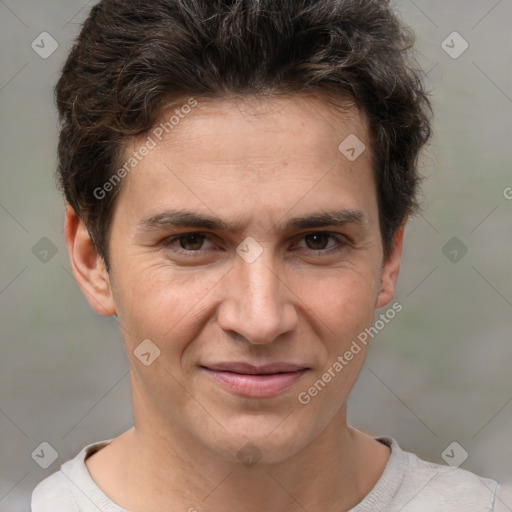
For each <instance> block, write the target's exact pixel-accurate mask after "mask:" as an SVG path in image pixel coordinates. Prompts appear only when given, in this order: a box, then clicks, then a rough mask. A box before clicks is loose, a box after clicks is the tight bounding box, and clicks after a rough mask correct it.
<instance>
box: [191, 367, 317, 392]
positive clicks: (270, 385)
mask: <svg viewBox="0 0 512 512" xmlns="http://www.w3.org/2000/svg"><path fill="white" fill-rule="evenodd" d="M200 368H201V370H203V371H204V372H205V373H206V374H207V375H208V376H209V377H210V378H212V379H213V380H214V381H215V382H216V383H217V384H220V385H221V386H222V387H223V388H224V389H227V390H228V391H231V392H232V393H235V394H237V395H241V396H245V397H252V398H265V397H272V396H276V395H279V394H281V393H282V392H284V391H286V390H287V389H289V388H290V387H291V386H293V385H294V384H295V383H296V382H297V381H298V380H299V379H300V378H301V377H302V376H303V375H304V374H305V373H306V372H307V371H308V370H309V368H307V367H305V366H302V365H297V364H292V363H272V364H268V365H264V366H253V365H251V364H247V363H242V362H231V363H227V362H226V363H216V364H209V365H207V366H203V365H201V366H200Z"/></svg>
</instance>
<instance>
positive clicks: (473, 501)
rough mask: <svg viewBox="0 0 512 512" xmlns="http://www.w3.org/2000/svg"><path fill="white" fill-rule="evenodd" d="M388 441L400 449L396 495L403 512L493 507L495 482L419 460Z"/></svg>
mask: <svg viewBox="0 0 512 512" xmlns="http://www.w3.org/2000/svg"><path fill="white" fill-rule="evenodd" d="M388 439H390V438H388ZM390 442H391V447H392V450H393V451H396V452H399V453H398V454H399V455H400V459H401V462H402V464H403V469H404V472H403V480H402V484H401V486H400V491H399V496H397V498H398V502H399V503H400V504H401V505H400V506H402V508H401V510H402V512H423V511H425V512H427V511H428V512H431V511H432V510H434V509H435V510H438V511H442V512H459V511H461V510H464V511H466V512H492V511H493V510H494V502H495V499H496V492H497V489H498V483H497V482H496V481H494V480H492V479H489V478H483V477H480V476H478V475H475V474H474V473H471V472H470V471H467V470H464V469H461V468H454V467H450V466H444V465H441V464H436V463H433V462H428V461H425V460H422V459H420V458H419V457H418V456H417V455H415V454H413V453H410V452H406V451H403V450H401V449H400V448H399V447H398V444H397V443H396V441H394V440H393V439H390ZM393 510H394V509H393Z"/></svg>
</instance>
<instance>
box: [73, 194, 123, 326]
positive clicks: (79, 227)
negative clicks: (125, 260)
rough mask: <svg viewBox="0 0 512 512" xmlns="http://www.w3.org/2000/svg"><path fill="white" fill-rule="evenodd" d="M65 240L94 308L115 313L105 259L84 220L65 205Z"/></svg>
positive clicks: (82, 284) (85, 293)
mask: <svg viewBox="0 0 512 512" xmlns="http://www.w3.org/2000/svg"><path fill="white" fill-rule="evenodd" d="M65 239H66V245H67V248H68V254H69V261H70V264H71V269H72V271H73V275H74V276H75V279H76V280H77V282H78V285H79V286H80V288H81V290H82V292H83V293H84V295H85V297H86V298H87V300H88V302H89V304H90V305H91V307H92V308H93V309H94V311H96V312H97V313H99V314H100V315H105V316H111V315H115V314H116V309H115V304H114V300H113V296H112V290H111V286H110V279H109V275H108V272H107V270H106V268H105V262H104V261H103V258H101V256H100V255H99V253H98V250H97V249H96V246H95V244H94V242H93V241H92V239H91V236H90V235H89V232H88V231H87V227H86V226H85V223H84V222H83V220H82V219H80V218H79V217H78V216H77V214H76V213H75V211H74V209H73V208H72V207H71V205H69V204H67V205H66V222H65Z"/></svg>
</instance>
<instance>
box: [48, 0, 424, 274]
mask: <svg viewBox="0 0 512 512" xmlns="http://www.w3.org/2000/svg"><path fill="white" fill-rule="evenodd" d="M413 42H414V37H413V35H412V33H411V31H410V29H408V28H407V27H406V26H405V25H404V24H403V23H402V22H401V21H400V19H399V18H398V16H397V14H396V13H395V12H394V11H393V10H392V8H391V7H390V4H389V1H388V0H151V1H148V2H140V1H136V0H103V1H101V2H99V3H98V4H97V5H95V6H94V7H93V8H92V10H91V12H90V15H89V17H88V18H87V20H86V21H85V22H84V24H83V27H82V29H81V32H80V34H79V35H78V37H77V39H76V41H75V44H74V46H73V48H72V50H71V52H70V54H69V56H68V58H67V61H66V63H65V65H64V68H63V70H62V74H61V76H60V78H59V80H58V82H57V84H56V86H55V99H56V104H57V107H58V111H59V118H60V122H61V126H60V128H61V129H60V140H59V149H58V157H59V168H58V178H59V182H60V183H59V185H60V188H61V190H62V191H63V192H64V195H65V198H66V201H67V202H68V203H69V204H70V205H71V206H72V207H73V209H74V210H75V212H76V213H77V215H78V216H79V217H80V218H81V219H83V220H84V222H85V224H86V226H87V229H88V231H89V233H90V235H91V238H92V240H93V241H94V243H95V245H96V247H97V249H98V252H99V254H100V255H101V257H102V258H103V260H104V261H105V263H106V266H107V269H108V268H109V267H108V240H109V229H110V225H111V219H112V212H113V206H114V202H115V198H116V197H117V194H118V193H119V189H120V186H118V187H115V189H114V190H113V191H112V192H111V193H109V194H107V195H105V197H102V198H101V199H98V197H97V194H95V193H94V191H95V190H97V189H98V187H102V186H103V185H104V184H105V182H107V181H108V180H109V179H111V177H112V176H113V174H114V172H115V171H116V169H118V167H119V165H120V162H121V160H122V155H123V149H124V147H125V143H126V141H127V140H128V139H129V138H130V137H132V136H137V135H141V134H143V133H146V132H147V131H148V130H149V129H151V128H152V127H153V126H154V125H155V123H156V122H157V120H158V119H159V118H160V117H161V114H162V110H163V109H164V108H166V107H168V106H169V105H173V104H174V105H179V104H181V103H183V102H186V100H187V99H188V98H190V97H194V98H197V99H199V98H204V99H213V100H215V99H216V98H226V97H230V96H241V97H244V96H249V95H251V96H256V97H265V96H270V95H275V96H278V95H285V96H289V95H292V94H297V93H298V94H314V95H316V96H319V97H321V98H324V99H325V100H326V101H329V102H332V101H334V102H336V101H337V102H338V103H339V104H340V105H343V104H346V101H347V98H349V99H350V100H351V101H352V102H353V103H355V104H356V106H357V107H358V108H359V109H361V110H362V111H363V112H364V113H365V114H366V116H367V118H368V120H369V124H370V137H371V141H372V150H373V151H372V153H373V156H374V162H373V165H374V172H375V177H376V183H377V197H378V206H379V217H380V218H379V221H380V230H381V236H382V243H383V248H384V256H385V257H387V256H388V255H389V253H390V251H391V249H392V247H393V240H394V235H395V233H396V231H397V229H398V228H399V227H400V225H401V224H402V222H403V221H404V219H405V218H406V216H407V215H409V214H411V213H414V212H415V211H416V210H417V208H418V202H417V192H418V190H417V189H418V184H419V181H420V178H419V176H418V171H417V161H418V155H419V152H420V149H421V147H422V146H423V145H424V144H425V143H426V142H427V140H428V139H429V137H430V133H431V127H430V114H431V108H430V102H429V99H428V95H427V93H426V92H425V89H424V85H423V84H422V81H421V78H420V74H419V72H418V70H417V67H416V66H415V61H414V60H413V59H412V57H411V49H412V46H413Z"/></svg>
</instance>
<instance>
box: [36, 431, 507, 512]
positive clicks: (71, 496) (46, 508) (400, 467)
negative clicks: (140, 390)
mask: <svg viewBox="0 0 512 512" xmlns="http://www.w3.org/2000/svg"><path fill="white" fill-rule="evenodd" d="M377 440H378V441H380V442H381V443H384V444H385V445H387V446H389V447H390V448H391V455H390V458H389V460H388V462H387V464H386V467H385V469H384V472H383V473H382V475H381V477H380V479H379V480H378V482H377V483H376V484H375V486H374V487H373V489H372V490H371V491H370V492H369V493H368V494H367V495H366V497H365V498H363V500H362V501H361V502H360V503H359V504H358V505H356V506H355V507H354V508H352V509H351V510H350V511H349V512H492V511H494V502H495V499H496V494H497V491H498V484H497V482H496V481H494V480H491V479H489V478H481V477H479V476H477V475H475V474H473V473H470V472H469V471H466V470H463V469H460V468H452V467H450V466H443V465H440V464H434V463H432V462H426V461H424V460H421V459H420V458H418V457H417V456H416V455H414V454H412V453H409V452H405V451H403V450H402V449H401V448H400V447H399V446H398V444H397V442H396V441H395V440H394V439H393V438H391V437H379V438H377ZM111 441H112V439H109V440H106V441H101V442H99V443H93V444H90V445H88V446H86V447H85V448H84V449H83V450H82V451H81V452H80V453H79V454H78V455H77V456H76V457H75V458H74V459H71V460H69V461H67V462H65V463H64V464H62V466H61V469H60V471H57V472H55V473H53V474H52V475H50V476H49V477H47V478H46V479H44V480H43V481H42V482H41V483H39V484H38V485H37V487H36V488H35V489H34V491H33V493H32V505H31V512H127V511H126V510H125V509H123V508H121V507H120V506H119V505H116V504H115V503H114V502H113V501H112V500H110V499H109V498H108V497H107V496H106V495H105V494H104V493H103V491H102V490H101V489H100V488H99V487H98V485H97V484H96V483H95V482H94V480H93V479H92V477H91V475H90V474H89V471H88V470H87V466H86V465H85V459H86V458H87V457H88V456H90V455H92V454H93V453H94V452H96V451H98V450H100V449H101V448H103V447H104V446H105V445H107V444H108V443H110V442H111Z"/></svg>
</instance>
